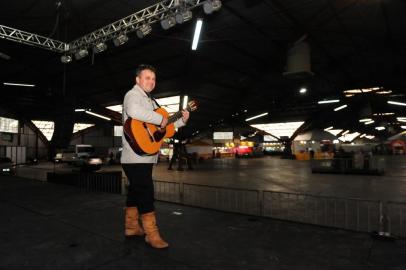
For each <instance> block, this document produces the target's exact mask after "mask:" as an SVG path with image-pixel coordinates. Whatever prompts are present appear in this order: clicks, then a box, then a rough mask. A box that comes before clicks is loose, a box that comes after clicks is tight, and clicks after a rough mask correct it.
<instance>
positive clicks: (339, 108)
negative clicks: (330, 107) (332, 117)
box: [334, 104, 347, 112]
mask: <svg viewBox="0 0 406 270" xmlns="http://www.w3.org/2000/svg"><path fill="white" fill-rule="evenodd" d="M346 107H347V104H345V105H342V106H340V107H337V108H335V109H334V111H335V112H336V111H339V110H342V109H344V108H346Z"/></svg>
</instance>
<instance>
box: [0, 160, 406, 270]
mask: <svg viewBox="0 0 406 270" xmlns="http://www.w3.org/2000/svg"><path fill="white" fill-rule="evenodd" d="M216 162H217V161H216ZM216 162H215V164H217V163H216ZM221 162H222V163H223V161H221ZM245 162H246V161H241V163H242V164H245ZM251 162H254V163H255V162H266V161H265V160H262V161H260V160H256V161H247V163H248V164H250V163H251ZM270 162H273V161H270ZM224 163H225V164H227V161H224ZM282 163H284V162H282ZM220 165H221V164H220ZM221 166H224V165H221ZM221 166H220V167H221ZM225 166H228V165H225ZM196 173H197V172H196ZM176 174H177V172H173V175H176ZM183 176H186V174H184V175H183ZM124 199H125V198H124V196H122V195H114V194H106V193H92V192H84V191H81V190H79V189H77V188H74V187H71V186H65V185H55V184H50V183H46V182H42V181H34V180H28V179H23V178H19V177H12V176H4V175H3V176H0V213H1V218H0V269H7V270H13V269H18V270H21V269H29V270H32V269H41V270H44V269H52V270H57V269H63V270H66V269H97V270H100V269H120V270H124V269H160V270H161V269H171V270H172V269H233V270H234V269H237V270H238V269H244V270H246V269H289V270H291V269H293V270H296V269H297V270H303V269H323V270H329V269H335V270H337V269H345V270H352V269H354V270H355V269H356V270H360V269H376V270H380V269H393V270H405V269H406V257H405V254H406V241H405V240H399V239H398V240H396V241H391V242H386V241H381V240H376V239H374V238H371V237H370V236H369V235H368V234H364V233H355V232H349V231H344V230H337V229H328V228H322V227H317V226H311V225H304V224H298V223H290V222H282V221H277V220H272V219H268V218H255V217H252V216H245V215H238V214H230V213H223V212H218V211H211V210H205V209H199V208H192V207H187V206H181V205H177V204H170V203H157V204H156V206H157V212H158V224H159V226H160V229H161V233H162V235H163V236H164V237H165V239H166V240H167V241H168V242H169V243H170V244H171V247H170V248H169V249H167V250H153V249H151V248H149V247H147V246H146V244H145V243H144V242H143V240H142V239H136V240H133V241H126V240H125V239H124V237H123V219H124V217H123V208H122V207H123V205H124Z"/></svg>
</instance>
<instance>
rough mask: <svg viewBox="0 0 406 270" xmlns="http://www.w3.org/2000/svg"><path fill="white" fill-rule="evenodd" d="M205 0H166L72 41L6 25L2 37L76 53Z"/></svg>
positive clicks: (0, 30) (2, 27)
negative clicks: (65, 41) (63, 40)
mask: <svg viewBox="0 0 406 270" xmlns="http://www.w3.org/2000/svg"><path fill="white" fill-rule="evenodd" d="M206 1H207V0H164V1H161V2H159V3H157V4H155V5H152V6H149V7H147V8H144V9H142V10H140V11H137V12H136V13H133V14H131V15H129V16H127V17H125V18H123V19H120V20H118V21H116V22H113V23H111V24H109V25H107V26H104V27H102V28H99V29H97V30H96V31H93V32H91V33H89V34H86V35H85V36H83V37H80V38H78V39H76V40H74V41H72V42H70V43H64V42H62V41H58V40H55V39H51V38H47V37H44V36H40V35H36V34H33V33H29V32H25V31H22V30H18V29H15V28H11V27H7V26H3V25H0V38H4V39H7V40H11V41H15V42H21V43H24V44H27V45H32V46H36V47H40V48H43V49H48V50H51V51H56V52H60V53H74V52H75V51H77V50H78V49H81V48H87V47H91V46H93V45H95V44H96V43H99V42H105V41H107V40H111V39H113V38H115V37H117V36H119V35H121V34H127V33H130V32H134V31H136V30H137V29H138V28H139V27H140V26H142V25H144V24H153V23H155V22H157V21H160V20H162V19H164V18H165V17H166V16H168V15H169V14H174V13H176V12H177V11H183V10H186V9H187V10H190V9H193V8H195V7H198V6H200V5H203V4H204V2H206Z"/></svg>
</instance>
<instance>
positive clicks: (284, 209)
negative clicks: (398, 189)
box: [263, 191, 381, 232]
mask: <svg viewBox="0 0 406 270" xmlns="http://www.w3.org/2000/svg"><path fill="white" fill-rule="evenodd" d="M380 206H381V202H379V201H371V200H360V199H344V198H335V197H325V196H314V195H306V194H293V193H285V192H270V191H264V199H263V215H264V216H268V217H272V218H277V219H283V220H290V221H296V222H302V223H309V224H315V225H322V226H328V227H336V228H343V229H349V230H355V231H364V232H370V231H374V230H375V231H378V229H379V219H380V215H381V213H380V209H381V207H380Z"/></svg>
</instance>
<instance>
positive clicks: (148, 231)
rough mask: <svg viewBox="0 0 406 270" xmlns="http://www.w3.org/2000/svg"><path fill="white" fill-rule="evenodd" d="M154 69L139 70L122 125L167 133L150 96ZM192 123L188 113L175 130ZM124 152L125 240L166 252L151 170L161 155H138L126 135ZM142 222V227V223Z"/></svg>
mask: <svg viewBox="0 0 406 270" xmlns="http://www.w3.org/2000/svg"><path fill="white" fill-rule="evenodd" d="M155 73H156V72H155V68H154V67H152V66H149V65H140V66H139V67H138V68H137V70H136V77H135V81H136V84H135V85H134V87H133V88H132V89H131V90H130V91H128V92H127V94H126V95H125V97H124V102H123V125H124V123H126V120H127V119H129V118H132V119H134V120H138V121H141V122H144V123H148V124H153V125H156V126H159V127H160V128H162V129H164V128H165V127H166V125H167V124H168V118H166V117H164V116H163V115H161V114H159V113H157V112H155V110H156V109H157V107H158V104H157V103H156V102H155V100H154V99H153V98H152V97H151V95H150V93H151V92H152V91H153V90H154V88H155V79H156V77H155ZM188 119H189V112H188V111H187V110H183V111H182V112H181V118H180V119H178V120H177V121H175V122H174V125H175V127H176V128H179V127H182V126H184V125H185V124H186V122H187V121H188ZM122 141H123V152H122V155H121V164H122V167H123V170H124V172H125V174H126V175H127V178H128V180H129V183H130V185H129V189H128V194H127V202H126V206H127V207H126V209H125V236H126V237H133V236H144V235H145V241H146V242H147V243H148V244H149V245H150V246H152V247H154V248H167V247H168V246H169V245H168V243H167V242H165V241H164V240H163V239H162V238H161V236H160V234H159V231H158V227H157V225H156V216H155V208H154V184H153V181H152V166H153V164H154V163H156V162H157V160H158V153H155V154H146V155H139V154H137V153H136V152H134V150H133V148H132V147H131V146H130V144H129V142H128V138H126V136H125V135H124V134H123V137H122ZM139 218H141V221H142V227H141V225H140V223H139Z"/></svg>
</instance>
